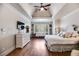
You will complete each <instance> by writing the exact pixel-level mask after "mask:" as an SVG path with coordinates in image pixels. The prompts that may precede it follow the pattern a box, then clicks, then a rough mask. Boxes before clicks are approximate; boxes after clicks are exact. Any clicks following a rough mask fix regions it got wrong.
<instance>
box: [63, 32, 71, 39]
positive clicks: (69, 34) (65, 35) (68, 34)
mask: <svg viewBox="0 0 79 59" xmlns="http://www.w3.org/2000/svg"><path fill="white" fill-rule="evenodd" d="M64 37H65V38H69V37H72V32H66V33H65V34H64Z"/></svg>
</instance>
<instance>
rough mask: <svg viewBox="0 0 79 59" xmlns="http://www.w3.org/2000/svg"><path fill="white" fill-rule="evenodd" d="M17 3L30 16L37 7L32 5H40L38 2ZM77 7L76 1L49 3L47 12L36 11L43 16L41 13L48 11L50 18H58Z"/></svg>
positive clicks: (78, 6)
mask: <svg viewBox="0 0 79 59" xmlns="http://www.w3.org/2000/svg"><path fill="white" fill-rule="evenodd" d="M43 4H44V5H46V4H48V3H43ZM19 5H20V6H21V7H22V8H23V10H24V11H25V12H26V13H27V14H28V16H29V17H31V18H32V16H33V14H34V13H36V12H35V11H36V9H37V8H36V7H34V6H40V3H19ZM78 8H79V4H78V3H69V4H68V3H51V6H50V7H49V8H48V11H47V12H46V11H43V13H42V12H38V14H39V13H41V14H42V16H43V14H44V15H46V13H50V14H51V17H52V18H55V19H60V18H62V17H64V16H66V15H68V14H69V13H71V12H73V11H74V10H76V9H78ZM20 9H21V8H20ZM21 12H22V11H21ZM36 15H37V14H36Z"/></svg>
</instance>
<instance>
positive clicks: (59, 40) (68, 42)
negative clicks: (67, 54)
mask: <svg viewBox="0 0 79 59" xmlns="http://www.w3.org/2000/svg"><path fill="white" fill-rule="evenodd" d="M45 40H46V45H47V47H48V49H49V50H51V51H59V52H60V51H70V50H71V49H72V48H73V46H74V45H75V44H77V42H79V37H77V38H63V37H60V36H57V35H46V36H45ZM56 44H57V45H58V44H61V45H59V46H57V45H56ZM54 45H55V46H54ZM64 45H65V46H64Z"/></svg>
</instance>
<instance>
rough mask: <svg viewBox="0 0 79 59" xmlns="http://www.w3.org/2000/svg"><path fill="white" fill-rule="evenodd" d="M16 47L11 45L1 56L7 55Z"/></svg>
mask: <svg viewBox="0 0 79 59" xmlns="http://www.w3.org/2000/svg"><path fill="white" fill-rule="evenodd" d="M14 49H15V47H11V48H9V49H8V50H6V51H4V52H3V53H1V54H0V55H1V56H6V55H8V54H9V53H10V52H12V51H13V50H14Z"/></svg>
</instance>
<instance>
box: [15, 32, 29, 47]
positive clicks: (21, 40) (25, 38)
mask: <svg viewBox="0 0 79 59" xmlns="http://www.w3.org/2000/svg"><path fill="white" fill-rule="evenodd" d="M29 41H30V34H29V33H22V34H21V33H18V34H16V48H23V47H24V46H25V45H26V44H27V43H28V42H29Z"/></svg>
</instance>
